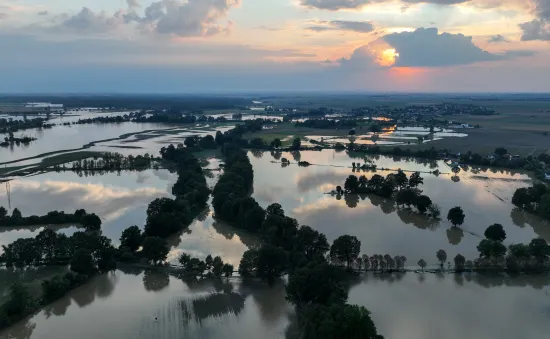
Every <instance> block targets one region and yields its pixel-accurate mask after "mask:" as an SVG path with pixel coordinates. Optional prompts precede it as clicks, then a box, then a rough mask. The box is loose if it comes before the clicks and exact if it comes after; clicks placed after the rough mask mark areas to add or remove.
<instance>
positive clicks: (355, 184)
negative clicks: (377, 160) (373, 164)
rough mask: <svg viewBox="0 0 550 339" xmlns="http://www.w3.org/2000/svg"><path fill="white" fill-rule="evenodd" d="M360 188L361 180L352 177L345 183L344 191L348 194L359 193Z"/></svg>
mask: <svg viewBox="0 0 550 339" xmlns="http://www.w3.org/2000/svg"><path fill="white" fill-rule="evenodd" d="M358 188H359V179H358V178H357V177H356V176H355V175H350V176H349V177H348V178H347V179H346V182H345V183H344V189H345V190H346V192H350V193H357V189H358Z"/></svg>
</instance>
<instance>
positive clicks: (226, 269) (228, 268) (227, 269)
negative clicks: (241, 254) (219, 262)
mask: <svg viewBox="0 0 550 339" xmlns="http://www.w3.org/2000/svg"><path fill="white" fill-rule="evenodd" d="M222 272H223V275H224V276H225V277H226V278H229V277H230V276H232V275H233V265H230V264H224V265H223V268H222Z"/></svg>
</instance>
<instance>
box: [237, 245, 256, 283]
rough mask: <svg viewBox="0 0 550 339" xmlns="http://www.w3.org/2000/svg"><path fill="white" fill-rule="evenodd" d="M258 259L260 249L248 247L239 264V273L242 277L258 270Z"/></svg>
mask: <svg viewBox="0 0 550 339" xmlns="http://www.w3.org/2000/svg"><path fill="white" fill-rule="evenodd" d="M257 261H258V251H257V250H255V249H248V250H246V251H245V252H244V253H243V256H242V258H241V262H240V264H239V274H240V275H241V276H242V277H250V276H252V275H253V274H254V272H255V271H256V266H257Z"/></svg>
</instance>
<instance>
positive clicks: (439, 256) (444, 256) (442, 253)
mask: <svg viewBox="0 0 550 339" xmlns="http://www.w3.org/2000/svg"><path fill="white" fill-rule="evenodd" d="M436 256H437V260H439V264H440V265H441V268H442V269H443V264H445V261H447V253H446V252H445V251H444V250H439V251H437V253H436Z"/></svg>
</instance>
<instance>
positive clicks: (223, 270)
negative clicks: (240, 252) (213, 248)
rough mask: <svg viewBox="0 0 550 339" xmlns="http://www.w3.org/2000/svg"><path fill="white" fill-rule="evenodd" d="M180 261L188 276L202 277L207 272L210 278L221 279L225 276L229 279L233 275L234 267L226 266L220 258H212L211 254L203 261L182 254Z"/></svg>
mask: <svg viewBox="0 0 550 339" xmlns="http://www.w3.org/2000/svg"><path fill="white" fill-rule="evenodd" d="M178 261H179V263H180V264H181V265H182V266H183V268H184V271H185V273H186V275H187V276H195V277H196V276H202V275H204V272H205V271H208V272H207V274H206V276H208V277H217V278H219V277H221V276H222V275H224V276H225V277H226V278H227V277H230V276H231V275H233V265H231V264H225V263H224V262H223V260H222V258H221V257H220V256H216V257H214V258H212V256H211V255H210V254H209V255H208V256H206V259H205V260H204V261H203V260H200V259H198V258H192V257H191V256H190V255H188V254H186V253H182V254H181V255H180V257H179V259H178Z"/></svg>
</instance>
